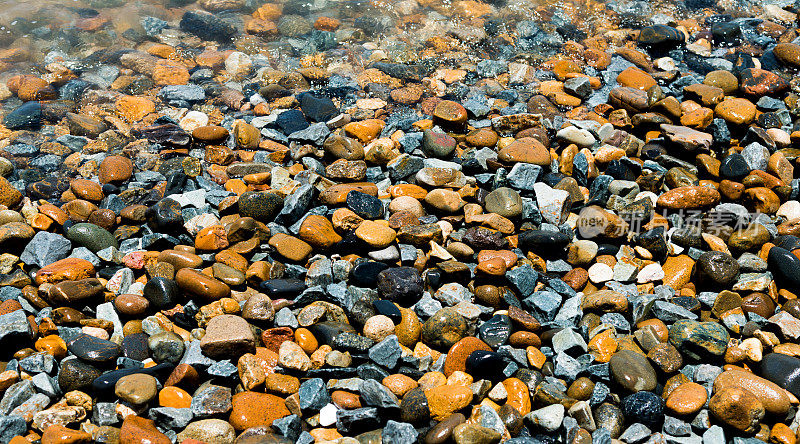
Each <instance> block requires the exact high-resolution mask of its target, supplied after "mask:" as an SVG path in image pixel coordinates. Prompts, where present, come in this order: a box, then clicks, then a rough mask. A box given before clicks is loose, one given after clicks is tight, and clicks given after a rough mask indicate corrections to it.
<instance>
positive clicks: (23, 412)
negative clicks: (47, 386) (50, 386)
mask: <svg viewBox="0 0 800 444" xmlns="http://www.w3.org/2000/svg"><path fill="white" fill-rule="evenodd" d="M48 405H50V398H48V397H47V395H44V394H42V393H36V394H34V395H33V396H31V397H30V398H28V399H27V400H26V401H25V402H23V403H22V404H20V405H18V406H17V407H16V408H15V409H14V410H12V411H11V415H12V416H14V415H19V416H22V417H24V418H32V417H33V415H34V414H36V413H39V412H41V411H42V410H44V409H46V408H47V406H48Z"/></svg>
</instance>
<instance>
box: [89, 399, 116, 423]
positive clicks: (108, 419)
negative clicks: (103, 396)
mask: <svg viewBox="0 0 800 444" xmlns="http://www.w3.org/2000/svg"><path fill="white" fill-rule="evenodd" d="M92 422H93V423H95V424H97V425H99V426H110V425H114V424H116V423H118V422H119V418H118V417H117V403H115V402H96V403H95V404H94V408H93V409H92Z"/></svg>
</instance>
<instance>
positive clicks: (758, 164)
mask: <svg viewBox="0 0 800 444" xmlns="http://www.w3.org/2000/svg"><path fill="white" fill-rule="evenodd" d="M742 156H743V157H744V160H746V161H747V165H748V166H749V167H750V169H753V170H761V171H766V170H767V162H768V161H769V149H768V148H767V147H765V146H764V145H761V144H760V143H758V142H753V143H751V144H749V145H747V146H746V147H744V149H743V150H742Z"/></svg>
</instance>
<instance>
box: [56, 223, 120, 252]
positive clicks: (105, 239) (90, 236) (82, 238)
mask: <svg viewBox="0 0 800 444" xmlns="http://www.w3.org/2000/svg"><path fill="white" fill-rule="evenodd" d="M67 239H69V240H71V241H72V242H74V243H76V244H78V245H80V246H82V247H86V248H88V249H89V250H91V251H92V252H93V253H97V252H98V251H100V250H102V249H104V248H108V247H114V248H119V243H118V242H117V240H116V239H115V238H114V235H113V234H111V233H110V232H109V231H108V230H106V229H105V228H103V227H100V226H98V225H95V224H90V223H79V224H75V225H73V226H71V227H70V228H69V230H67Z"/></svg>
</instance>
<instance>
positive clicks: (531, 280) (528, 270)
mask: <svg viewBox="0 0 800 444" xmlns="http://www.w3.org/2000/svg"><path fill="white" fill-rule="evenodd" d="M506 279H508V281H509V282H511V285H512V286H514V287H515V288H516V290H517V291H518V292H519V294H520V296H521V297H523V298H525V297H527V296H529V295H530V294H531V293H533V290H534V289H535V288H536V281H538V280H539V273H538V272H537V271H536V270H534V269H533V267H531V266H530V265H527V264H526V265H522V266H520V267H517V268H514V269H512V270H508V271H507V272H506Z"/></svg>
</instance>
